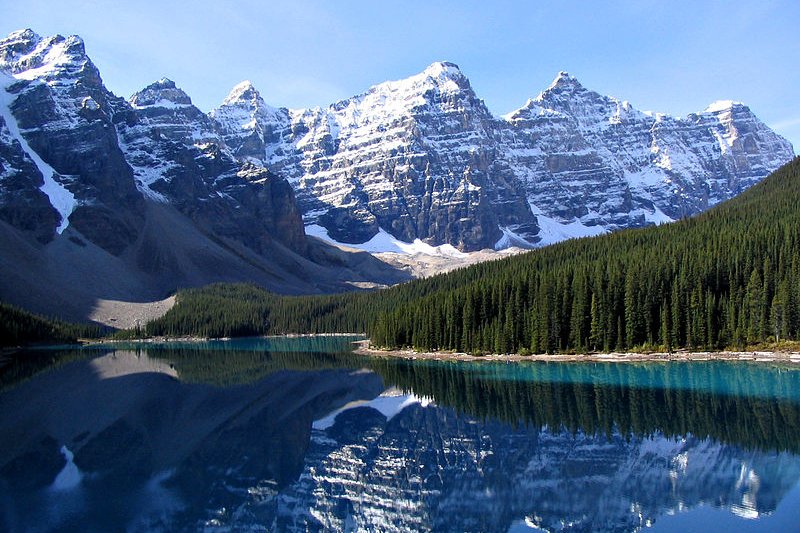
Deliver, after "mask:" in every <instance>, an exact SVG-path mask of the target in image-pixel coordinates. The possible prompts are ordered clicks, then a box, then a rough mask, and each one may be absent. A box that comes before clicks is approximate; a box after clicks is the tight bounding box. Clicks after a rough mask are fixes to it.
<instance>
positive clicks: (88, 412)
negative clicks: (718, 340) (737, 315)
mask: <svg viewBox="0 0 800 533" xmlns="http://www.w3.org/2000/svg"><path fill="white" fill-rule="evenodd" d="M351 341H352V339H349V338H343V337H326V338H322V337H310V338H296V339H242V340H235V341H227V342H222V341H220V342H207V343H185V344H168V345H166V344H165V345H155V344H145V343H142V344H127V345H114V346H113V347H93V348H84V349H81V350H76V349H70V348H68V347H65V348H64V349H50V350H38V351H31V352H27V353H25V354H23V355H24V362H21V361H20V360H19V358H18V359H17V360H16V361H15V362H14V363H12V364H10V365H6V366H5V367H4V368H2V369H0V384H1V385H2V387H3V388H2V389H1V390H0V450H2V456H0V530H4V531H5V530H7V531H53V530H55V531H197V530H202V531H242V530H246V531H453V532H462V531H500V532H506V531H513V532H522V531H533V530H537V529H544V530H549V531H620V532H621V531H637V530H639V529H641V528H651V529H647V531H702V532H704V533H707V532H712V531H725V532H732V531H798V529H800V369H798V368H795V367H787V366H780V365H771V364H753V363H726V362H695V363H679V362H672V363H651V364H633V363H631V364H623V363H616V364H615V363H587V364H577V363H533V362H531V363H520V364H508V363H491V362H479V363H459V362H447V361H415V362H412V361H407V360H399V359H373V358H367V357H362V356H356V355H353V354H352V353H350V349H351V344H350V343H351Z"/></svg>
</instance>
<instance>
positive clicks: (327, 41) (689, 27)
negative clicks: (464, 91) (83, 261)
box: [0, 0, 800, 151]
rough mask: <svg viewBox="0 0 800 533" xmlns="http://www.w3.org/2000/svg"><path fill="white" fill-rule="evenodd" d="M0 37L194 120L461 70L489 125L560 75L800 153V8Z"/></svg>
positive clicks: (480, 7) (540, 7) (374, 18)
mask: <svg viewBox="0 0 800 533" xmlns="http://www.w3.org/2000/svg"><path fill="white" fill-rule="evenodd" d="M0 12H2V20H0V33H2V34H3V35H5V34H8V33H9V32H11V31H13V30H16V29H21V28H25V27H29V28H31V29H33V30H34V31H36V32H37V33H39V34H42V35H52V34H55V33H60V34H63V35H68V34H78V35H80V36H82V37H83V38H84V40H85V42H86V47H87V51H88V53H89V55H90V56H91V57H92V59H93V60H94V62H95V63H96V64H97V65H98V67H99V68H100V71H101V73H102V75H103V78H104V80H105V82H106V85H107V86H108V88H109V89H111V90H112V91H113V92H115V93H116V94H118V95H121V96H125V97H128V96H130V94H132V93H133V92H134V91H136V90H138V89H140V88H141V87H144V86H145V85H147V84H148V83H150V82H152V81H154V80H156V79H159V78H161V77H164V76H166V77H169V78H171V79H173V80H174V81H175V82H176V83H177V84H178V86H179V87H181V88H183V89H184V90H185V91H186V92H187V93H188V94H189V95H190V96H191V97H192V99H193V101H194V102H195V104H197V105H198V106H199V107H200V108H201V109H203V110H205V111H208V110H209V109H211V108H212V107H214V106H216V105H218V104H219V103H220V102H221V101H222V99H223V98H224V97H225V95H226V94H227V93H228V91H229V90H230V88H231V87H233V86H234V85H235V84H236V83H238V82H239V81H242V80H244V79H250V80H251V81H252V82H253V83H254V84H255V86H256V87H257V88H258V89H259V91H260V92H261V94H262V96H263V97H264V99H265V100H266V101H267V102H268V103H270V104H272V105H275V106H285V107H309V106H315V105H327V104H329V103H332V102H335V101H337V100H340V99H343V98H347V97H349V96H352V95H355V94H358V93H361V92H363V91H364V90H366V89H367V88H368V87H369V86H370V85H374V84H376V83H380V82H381V81H385V80H390V79H399V78H403V77H406V76H409V75H412V74H415V73H417V72H419V71H421V70H422V69H424V68H425V67H426V66H427V65H428V64H430V63H432V62H434V61H439V60H448V61H452V62H455V63H457V64H458V65H459V66H460V67H461V70H462V71H463V72H464V73H465V74H466V75H467V76H468V77H469V78H470V80H471V82H472V85H473V87H474V89H475V91H476V92H477V94H478V96H479V97H481V98H483V99H484V101H485V102H486V104H487V105H488V107H489V109H491V110H492V112H494V113H495V114H498V115H500V114H505V113H507V112H509V111H511V110H513V109H516V108H517V107H520V106H522V105H523V104H524V103H525V101H526V100H527V99H528V98H531V97H534V96H536V95H537V94H538V93H539V92H540V91H541V90H543V89H544V88H545V87H547V85H548V84H549V83H550V81H552V79H553V78H554V77H555V75H556V74H557V73H558V71H560V70H566V71H568V72H570V73H571V74H573V75H574V76H576V77H577V78H578V79H579V80H580V81H581V82H582V83H583V85H584V86H586V87H587V88H590V89H593V90H596V91H598V92H600V93H603V94H609V95H612V96H616V97H618V98H622V99H625V100H628V101H630V102H631V103H632V104H633V105H634V106H635V107H637V108H639V109H642V110H652V111H660V112H665V113H669V114H673V115H686V114H687V113H690V112H693V111H701V110H703V109H704V108H705V107H706V106H707V105H708V104H709V103H711V102H712V101H714V100H718V99H724V100H728V99H730V100H739V101H742V102H744V103H746V104H748V105H749V106H750V107H751V108H752V109H753V111H755V112H756V114H758V115H759V117H761V119H762V120H764V122H766V123H767V124H769V125H770V126H772V127H773V128H775V129H776V130H777V131H778V132H779V133H781V134H782V135H784V136H785V137H787V138H788V139H789V140H790V141H792V143H793V144H794V146H795V151H800V103H799V101H800V68H798V64H800V2H799V1H797V0H787V1H769V0H748V1H714V0H711V1H705V0H694V1H690V2H683V1H677V0H670V1H664V0H658V1H650V0H619V1H608V2H589V1H584V2H569V1H563V2H558V1H552V2H550V1H533V0H531V1H503V0H493V1H492V2H487V1H485V0H483V1H476V2H473V1H439V2H437V1H433V0H428V1H421V0H420V1H417V0H408V1H405V2H397V1H375V0H372V1H301V0H295V1H288V2H283V1H250V0H246V1H238V2H225V1H220V0H217V1H214V2H206V1H204V0H197V1H193V2H180V1H174V2H170V1H164V0H162V1H159V2H154V1H151V0H137V1H136V2H127V1H124V0H122V1H119V0H118V1H117V2H107V1H100V0H95V1H92V0H82V1H79V0H59V1H58V2H54V1H52V0H25V1H19V0H17V1H14V2H11V1H10V0H0Z"/></svg>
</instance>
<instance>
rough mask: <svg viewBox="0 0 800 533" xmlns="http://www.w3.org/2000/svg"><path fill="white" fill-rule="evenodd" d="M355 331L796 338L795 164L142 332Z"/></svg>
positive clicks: (633, 340)
mask: <svg viewBox="0 0 800 533" xmlns="http://www.w3.org/2000/svg"><path fill="white" fill-rule="evenodd" d="M322 332H330V333H333V332H354V333H365V334H366V335H368V336H369V337H370V339H371V341H372V343H373V344H374V345H377V346H381V347H387V348H398V347H413V348H416V349H422V350H456V351H463V352H470V353H478V354H480V353H512V352H515V353H523V354H525V353H556V352H573V353H584V352H590V351H613V350H618V351H632V350H642V349H661V350H665V351H671V350H677V349H692V350H719V349H723V348H729V347H738V348H744V347H749V346H754V345H758V344H759V343H764V342H782V341H787V340H797V339H798V336H800V159H798V158H796V159H795V160H794V161H792V162H790V163H788V164H787V165H785V166H783V167H782V168H781V169H779V170H777V171H776V172H774V173H773V174H772V175H770V176H769V177H767V178H766V179H765V180H763V181H762V182H761V183H759V184H757V185H755V186H753V187H752V188H750V189H749V190H747V191H745V192H744V193H742V194H741V195H739V196H737V197H736V198H734V199H732V200H730V201H728V202H725V203H723V204H720V205H719V206H717V207H715V208H713V209H711V210H709V211H707V212H706V213H704V214H702V215H700V216H697V217H694V218H689V219H685V220H681V221H678V222H676V223H673V224H667V225H662V226H658V227H648V228H643V229H635V230H625V231H621V232H618V233H613V234H610V235H604V236H600V237H594V238H584V239H577V240H572V241H567V242H563V243H560V244H556V245H553V246H549V247H547V248H542V249H539V250H535V251H532V252H529V253H526V254H522V255H519V256H515V257H510V258H507V259H504V260H500V261H495V262H488V263H482V264H478V265H474V266H471V267H469V268H464V269H461V270H457V271H455V272H451V273H449V274H444V275H440V276H434V277H432V278H428V279H423V280H416V281H413V282H409V283H406V284H403V285H400V286H396V287H393V288H390V289H386V290H382V291H376V292H361V293H348V294H339V295H327V296H303V297H285V296H278V295H274V294H270V293H268V292H267V291H264V290H262V289H260V288H257V287H254V286H249V285H230V284H228V285H212V286H209V287H205V288H201V289H190V290H184V291H180V292H179V293H178V303H177V305H176V306H175V307H174V308H173V309H172V310H171V311H170V312H169V313H167V315H165V316H164V317H162V318H161V319H159V320H156V321H154V322H151V323H149V324H147V326H146V333H147V334H148V335H199V336H210V337H228V336H242V335H261V334H282V333H322Z"/></svg>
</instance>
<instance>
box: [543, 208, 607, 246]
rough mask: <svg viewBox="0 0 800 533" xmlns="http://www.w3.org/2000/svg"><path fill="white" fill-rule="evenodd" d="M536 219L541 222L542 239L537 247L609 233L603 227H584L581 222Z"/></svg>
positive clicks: (544, 218) (545, 218) (546, 217)
mask: <svg viewBox="0 0 800 533" xmlns="http://www.w3.org/2000/svg"><path fill="white" fill-rule="evenodd" d="M536 219H537V221H538V222H539V228H540V231H539V237H541V238H542V240H541V241H539V242H538V243H536V245H537V246H549V245H551V244H555V243H557V242H561V241H566V240H567V239H579V238H581V237H594V236H596V235H602V234H604V233H607V232H608V231H607V230H606V229H605V228H603V227H602V226H584V225H583V224H582V223H581V221H580V220H575V221H573V222H569V223H567V224H564V223H562V222H559V221H558V220H556V219H554V218H550V217H548V216H545V215H536Z"/></svg>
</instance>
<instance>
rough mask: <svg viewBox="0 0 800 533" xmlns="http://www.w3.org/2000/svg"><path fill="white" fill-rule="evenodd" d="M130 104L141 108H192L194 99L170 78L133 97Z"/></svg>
mask: <svg viewBox="0 0 800 533" xmlns="http://www.w3.org/2000/svg"><path fill="white" fill-rule="evenodd" d="M130 103H131V105H133V107H139V108H141V107H149V106H161V107H172V106H175V105H178V106H190V105H192V99H191V98H189V95H187V94H186V93H185V92H183V90H181V89H179V88H178V87H177V86H176V85H175V82H174V81H172V80H171V79H169V78H161V79H160V80H158V81H157V82H155V83H151V84H150V85H148V86H147V87H145V88H144V89H142V90H141V91H139V92H137V93H135V94H134V95H133V96H131V98H130Z"/></svg>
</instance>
